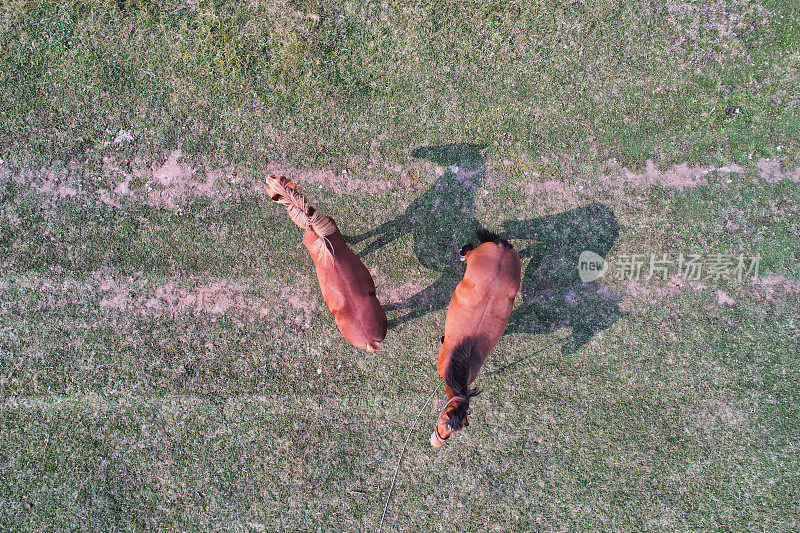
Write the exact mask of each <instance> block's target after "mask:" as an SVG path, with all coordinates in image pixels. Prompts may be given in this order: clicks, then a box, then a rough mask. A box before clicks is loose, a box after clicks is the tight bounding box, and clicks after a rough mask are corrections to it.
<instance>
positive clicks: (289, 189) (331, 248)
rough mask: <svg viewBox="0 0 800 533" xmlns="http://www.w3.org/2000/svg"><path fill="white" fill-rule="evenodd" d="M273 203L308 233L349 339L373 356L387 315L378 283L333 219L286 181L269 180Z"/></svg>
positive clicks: (328, 299)
mask: <svg viewBox="0 0 800 533" xmlns="http://www.w3.org/2000/svg"><path fill="white" fill-rule="evenodd" d="M267 187H268V192H269V194H270V196H271V197H272V199H273V200H274V201H276V202H278V203H280V204H282V205H284V206H285V207H286V210H287V211H288V212H289V217H290V218H291V219H292V221H293V222H294V223H295V224H297V225H298V226H300V228H302V229H304V230H305V233H304V234H303V244H304V245H305V246H306V249H308V253H309V254H310V255H311V259H312V260H313V261H314V267H315V268H316V271H317V280H318V281H319V288H320V289H321V290H322V297H323V298H324V299H325V303H326V304H328V308H329V309H330V310H331V312H332V313H333V316H334V318H335V319H336V327H338V328H339V331H341V332H342V335H344V338H345V339H346V340H347V342H349V343H350V344H352V345H353V346H355V347H356V348H360V349H362V350H367V351H369V352H373V351H375V350H376V349H378V348H379V347H380V342H381V341H382V340H383V339H384V338H385V337H386V327H387V321H386V313H385V312H384V310H383V308H382V307H381V304H380V303H378V298H377V297H376V296H375V282H374V281H373V280H372V276H371V275H370V273H369V270H367V267H365V266H364V263H362V262H361V260H360V259H359V258H358V256H356V254H354V253H353V251H352V250H351V249H350V248H348V247H347V245H346V244H345V242H344V239H343V238H342V234H341V233H339V228H338V227H337V226H336V222H334V221H333V219H332V218H330V217H327V216H325V215H323V214H322V213H320V212H319V211H317V210H316V209H315V208H314V207H313V206H311V205H310V204H309V203H308V202H307V201H306V199H305V197H303V195H302V194H300V193H299V192H298V191H297V190H296V185H295V184H294V183H292V182H291V181H290V180H288V179H287V178H286V177H284V176H281V177H275V176H268V177H267Z"/></svg>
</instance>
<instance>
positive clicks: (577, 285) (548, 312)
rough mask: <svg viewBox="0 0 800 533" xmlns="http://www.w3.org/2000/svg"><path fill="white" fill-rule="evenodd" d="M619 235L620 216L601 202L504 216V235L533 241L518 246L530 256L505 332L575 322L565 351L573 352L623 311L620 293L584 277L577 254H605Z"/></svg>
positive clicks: (546, 329) (546, 328)
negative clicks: (521, 217) (526, 215)
mask: <svg viewBox="0 0 800 533" xmlns="http://www.w3.org/2000/svg"><path fill="white" fill-rule="evenodd" d="M618 235H619V224H618V223H617V219H616V217H615V216H614V213H613V212H612V211H611V209H610V208H609V207H608V206H606V205H603V204H589V205H586V206H583V207H579V208H577V209H572V210H570V211H565V212H563V213H559V214H557V215H552V216H547V217H543V218H537V219H528V220H519V221H510V222H506V223H505V224H504V231H503V236H504V237H505V238H507V239H531V240H533V241H535V243H534V244H532V245H530V246H528V247H526V248H525V249H523V250H521V251H520V256H521V257H525V256H528V257H530V258H531V261H530V263H529V264H528V266H527V268H526V269H525V273H524V274H523V277H522V287H521V288H520V292H521V294H522V305H521V306H519V307H517V308H516V309H515V310H514V312H513V313H512V314H511V319H510V320H509V324H508V329H507V330H506V334H514V333H534V334H539V333H549V332H551V331H554V330H556V329H559V328H562V327H571V328H572V334H571V335H570V336H569V337H568V338H567V340H566V341H565V343H564V345H563V346H562V348H561V351H562V352H563V353H572V352H574V351H576V350H577V349H578V348H580V347H581V346H583V345H584V344H586V343H587V342H588V341H589V340H590V339H591V338H592V336H593V335H595V334H596V333H597V332H599V331H602V330H604V329H607V328H608V327H610V326H611V325H613V324H614V323H615V322H616V321H617V320H618V319H619V318H620V316H622V312H621V311H620V309H619V305H618V302H619V298H618V297H617V296H616V295H614V294H613V293H612V292H611V291H609V290H608V289H606V288H605V287H604V286H602V285H600V284H599V283H597V282H588V283H586V282H582V281H581V279H580V276H579V274H578V257H579V256H580V254H581V252H583V251H585V250H590V251H592V252H594V253H596V254H598V255H600V256H602V257H605V256H606V254H607V253H608V251H609V250H610V249H611V247H612V246H613V245H614V242H616V240H617V237H618Z"/></svg>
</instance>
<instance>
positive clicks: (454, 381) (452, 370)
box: [444, 338, 480, 431]
mask: <svg viewBox="0 0 800 533" xmlns="http://www.w3.org/2000/svg"><path fill="white" fill-rule="evenodd" d="M474 345H475V342H474V340H473V339H471V338H467V339H464V340H463V341H461V343H459V344H458V346H456V347H455V348H454V349H453V353H452V354H451V355H450V362H449V363H448V365H447V370H445V373H444V382H445V383H447V386H448V387H450V388H451V389H453V392H455V394H456V396H463V397H464V398H466V399H467V401H465V402H458V403H457V404H456V410H455V412H454V413H453V416H451V417H450V420H449V421H448V422H447V425H448V427H449V428H450V430H451V431H456V430H459V429H461V427H462V421H463V420H464V416H466V414H467V410H468V409H469V400H470V398H472V397H473V396H476V395H478V394H480V391H479V390H478V389H476V388H472V389H470V388H469V369H470V362H471V360H472V349H473V347H474Z"/></svg>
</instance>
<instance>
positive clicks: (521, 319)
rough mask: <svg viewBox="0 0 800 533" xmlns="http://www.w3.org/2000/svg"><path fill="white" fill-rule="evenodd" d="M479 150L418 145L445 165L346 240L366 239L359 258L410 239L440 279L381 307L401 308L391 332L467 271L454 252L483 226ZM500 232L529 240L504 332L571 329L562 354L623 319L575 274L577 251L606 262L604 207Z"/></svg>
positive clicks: (437, 302)
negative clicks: (517, 300) (402, 206)
mask: <svg viewBox="0 0 800 533" xmlns="http://www.w3.org/2000/svg"><path fill="white" fill-rule="evenodd" d="M483 148H484V146H483V145H478V144H448V145H442V146H425V147H421V148H417V149H416V150H414V151H413V152H412V153H411V155H412V156H413V157H416V158H419V159H426V160H429V161H432V162H434V163H436V164H438V165H441V166H443V167H445V172H444V174H443V175H442V176H441V177H440V178H439V179H437V180H436V182H435V183H434V184H433V185H432V186H431V187H430V188H429V189H428V190H427V191H425V192H424V193H423V194H422V195H421V196H419V197H418V198H417V199H416V200H414V202H412V203H411V205H410V206H409V207H408V209H406V211H405V212H404V213H403V214H401V215H400V216H398V217H397V218H395V219H394V220H391V221H389V222H386V223H384V224H381V225H380V226H378V227H377V228H375V229H373V230H370V231H367V232H365V233H362V234H360V235H354V236H350V237H347V238H346V240H347V241H348V242H350V243H351V244H357V243H360V242H363V241H367V240H370V239H372V240H371V241H370V242H369V243H368V244H367V245H366V246H365V247H364V249H363V250H362V251H361V253H360V255H361V256H362V257H363V256H366V255H368V254H370V253H372V252H374V251H376V250H378V249H380V248H382V247H383V246H386V245H387V244H389V243H390V242H392V241H394V240H396V239H399V238H401V237H403V236H404V235H407V234H411V235H412V236H413V239H414V245H413V248H414V253H415V255H416V256H417V259H418V260H419V262H420V263H421V264H422V265H423V266H424V267H425V268H428V269H430V270H434V271H437V272H439V274H440V276H439V279H437V280H436V281H435V282H433V283H432V284H431V285H430V286H428V287H426V288H424V289H422V290H421V291H419V292H417V293H416V294H413V295H411V296H408V297H407V298H404V299H403V300H400V301H398V302H393V303H389V304H387V305H385V306H384V308H385V309H386V311H387V313H391V312H396V311H401V314H400V315H399V316H395V317H394V318H392V319H391V320H390V321H389V327H390V328H394V327H396V326H399V325H401V324H404V323H406V322H408V321H410V320H414V319H416V318H419V317H421V316H424V315H426V314H428V313H430V312H433V311H438V310H440V309H445V308H446V307H447V305H448V304H449V302H450V297H451V296H452V294H453V291H454V290H455V288H456V285H458V283H459V281H461V278H462V277H463V275H464V268H465V266H464V264H463V263H461V262H460V261H459V259H458V251H459V250H460V249H461V247H462V246H463V245H464V244H466V243H468V242H471V241H473V239H474V238H475V231H476V230H478V229H481V228H482V225H481V224H480V222H478V220H477V218H476V215H475V192H476V190H477V189H478V187H479V186H480V185H481V184H482V182H483V178H484V175H485V162H484V158H483V154H482V152H481V150H482V149H483ZM500 235H501V237H503V238H505V239H509V240H515V241H517V242H516V243H515V244H516V245H517V246H519V242H518V241H529V244H527V245H525V247H524V248H522V249H518V252H519V255H520V258H525V257H528V258H530V262H529V263H528V266H527V267H526V269H525V272H524V273H523V276H522V287H521V289H520V292H521V295H522V304H521V305H518V306H517V307H516V308H515V309H514V312H513V313H512V314H511V318H510V320H509V325H508V328H507V329H506V334H507V335H510V334H517V333H533V334H542V333H549V332H552V331H555V330H558V329H561V328H572V333H571V335H570V336H569V337H567V339H566V340H565V342H564V344H563V345H562V348H561V350H562V352H563V353H573V352H575V351H576V350H577V349H579V348H580V347H581V346H583V345H584V344H586V343H587V342H588V341H589V340H590V339H591V337H592V336H593V335H595V334H596V333H597V332H599V331H602V330H604V329H606V328H608V327H610V326H611V325H612V324H614V323H615V322H616V321H617V319H619V317H620V316H621V315H622V313H621V312H620V310H619V306H618V301H619V298H618V297H617V296H616V295H614V294H613V293H612V292H611V291H609V290H608V289H606V288H605V287H604V286H602V285H600V284H599V283H596V282H589V283H584V282H582V281H581V280H580V277H579V275H578V257H579V256H580V254H581V252H583V251H584V250H591V251H592V252H595V253H596V254H598V255H600V256H602V257H605V256H606V254H607V253H608V252H609V250H610V249H611V247H612V246H613V245H614V243H615V242H616V240H617V237H618V235H619V225H618V223H617V219H616V217H615V216H614V213H613V212H612V211H611V209H610V208H609V207H608V206H606V205H604V204H589V205H586V206H583V207H579V208H577V209H572V210H569V211H564V212H562V213H558V214H555V215H550V216H546V217H540V218H532V219H526V220H511V221H507V222H505V223H504V224H503V230H502V231H501V232H500Z"/></svg>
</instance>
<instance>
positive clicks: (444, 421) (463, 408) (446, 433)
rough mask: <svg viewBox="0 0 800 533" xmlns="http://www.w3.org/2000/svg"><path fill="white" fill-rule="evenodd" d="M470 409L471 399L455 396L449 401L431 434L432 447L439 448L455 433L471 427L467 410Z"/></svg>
mask: <svg viewBox="0 0 800 533" xmlns="http://www.w3.org/2000/svg"><path fill="white" fill-rule="evenodd" d="M468 409H469V398H465V397H463V396H453V397H452V398H450V400H448V402H447V405H446V406H445V408H444V409H443V410H442V412H441V414H439V419H438V420H437V421H436V427H435V428H434V429H433V433H431V446H434V447H436V448H438V447H439V446H441V445H442V444H444V443H445V441H446V440H447V439H449V438H450V436H451V435H452V434H453V433H458V432H459V431H462V430H463V429H464V428H465V427H467V426H469V422H468V421H467V410H468Z"/></svg>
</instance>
